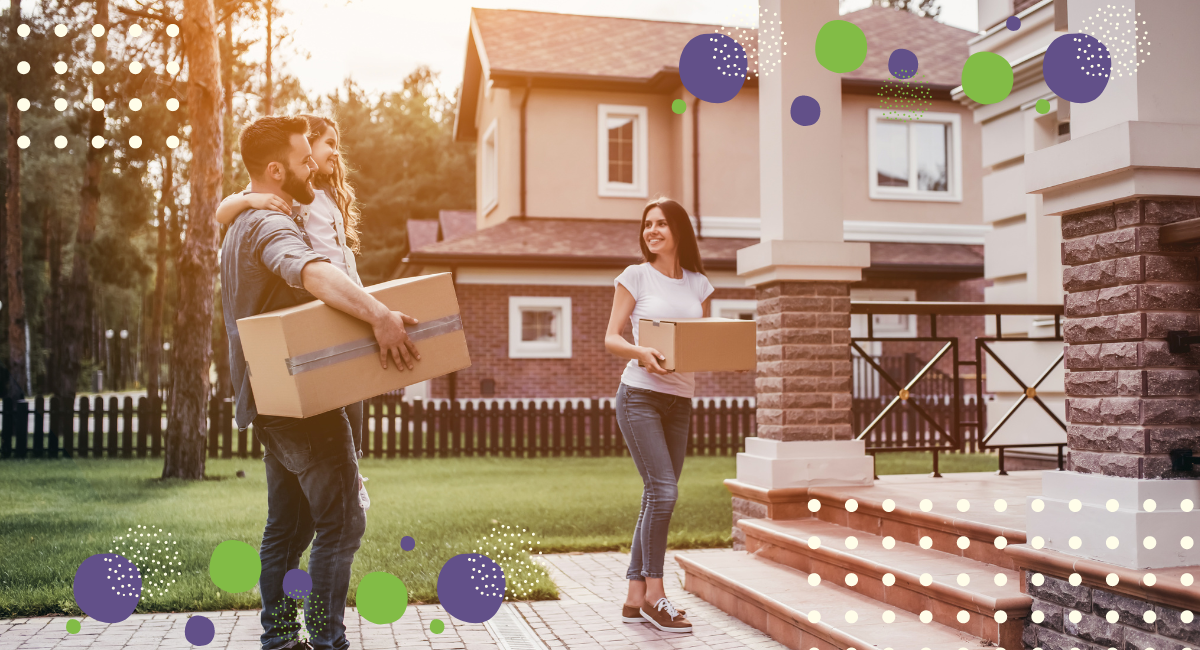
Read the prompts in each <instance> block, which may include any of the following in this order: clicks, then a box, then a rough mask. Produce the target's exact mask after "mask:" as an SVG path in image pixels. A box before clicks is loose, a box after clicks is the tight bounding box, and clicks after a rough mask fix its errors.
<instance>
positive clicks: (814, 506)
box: [168, 97, 821, 512]
mask: <svg viewBox="0 0 1200 650" xmlns="http://www.w3.org/2000/svg"><path fill="white" fill-rule="evenodd" d="M172 99H174V98H173V97H172ZM168 101H170V100H168ZM820 509H821V502H820V501H818V500H816V499H809V500H808V511H809V512H816V511H818V510H820Z"/></svg>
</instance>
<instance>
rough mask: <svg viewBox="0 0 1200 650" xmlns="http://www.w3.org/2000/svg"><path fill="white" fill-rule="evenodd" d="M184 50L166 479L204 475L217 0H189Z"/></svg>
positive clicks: (216, 145)
mask: <svg viewBox="0 0 1200 650" xmlns="http://www.w3.org/2000/svg"><path fill="white" fill-rule="evenodd" d="M182 27H183V37H184V53H185V56H186V57H187V62H188V82H187V93H188V111H189V113H190V118H191V125H192V133H191V137H190V142H189V145H190V148H191V153H192V163H191V169H190V175H191V179H190V180H191V182H190V186H191V203H190V205H189V209H188V228H187V241H186V242H185V243H184V245H183V252H182V253H181V254H180V256H179V266H178V272H177V273H176V276H177V277H178V278H179V304H178V307H177V310H176V316H175V344H174V345H173V346H171V354H172V363H171V375H172V378H173V380H174V381H173V384H174V385H173V387H172V390H171V406H170V411H169V413H168V417H167V422H168V425H167V441H168V444H167V454H166V462H165V463H164V464H163V478H169V477H176V478H186V479H201V478H204V438H205V433H206V431H207V420H206V417H205V416H206V413H207V411H208V400H209V394H210V385H209V378H208V373H209V366H210V364H211V361H212V317H213V279H214V277H215V276H216V270H217V221H216V212H217V204H218V203H219V202H220V200H221V150H222V148H223V147H222V144H223V142H222V137H223V134H222V129H221V108H222V107H221V54H220V46H219V45H218V42H217V16H216V11H215V10H214V9H213V0H184V2H183V21H182Z"/></svg>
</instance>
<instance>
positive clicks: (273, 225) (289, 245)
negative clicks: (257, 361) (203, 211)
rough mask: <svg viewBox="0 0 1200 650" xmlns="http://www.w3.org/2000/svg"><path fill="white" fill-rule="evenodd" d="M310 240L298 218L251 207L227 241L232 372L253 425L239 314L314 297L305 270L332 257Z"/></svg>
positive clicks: (242, 422) (241, 419) (242, 410)
mask: <svg viewBox="0 0 1200 650" xmlns="http://www.w3.org/2000/svg"><path fill="white" fill-rule="evenodd" d="M328 261H329V258H328V257H325V256H324V255H320V254H318V253H316V252H314V251H313V249H312V248H311V247H310V246H309V245H308V244H306V243H305V242H304V235H303V233H302V232H301V231H300V228H299V226H297V225H296V223H295V222H294V221H292V218H291V217H289V216H287V215H286V214H283V213H282V212H274V211H271V210H247V211H245V212H243V213H241V214H240V215H238V218H237V219H236V220H235V221H234V222H233V225H232V226H230V228H229V231H228V232H227V233H226V234H225V243H224V244H222V246H221V304H222V309H223V310H224V312H225V331H226V332H227V333H228V334H229V373H230V375H232V378H233V387H234V391H235V393H236V399H237V415H236V418H237V423H238V426H239V427H243V428H245V427H248V426H250V423H251V422H253V421H254V416H256V415H258V409H256V408H255V406H254V393H253V392H251V390H250V373H249V372H248V371H247V368H246V356H245V355H244V354H243V353H242V339H241V337H240V336H238V329H237V321H238V319H239V318H247V317H249V316H257V315H258V314H263V313H266V312H269V311H274V310H276V309H283V308H284V307H291V306H293V305H298V304H300V303H303V302H308V301H310V300H314V299H315V298H314V297H313V296H312V294H310V293H308V292H307V291H305V290H304V283H303V282H302V281H301V279H300V274H301V271H303V270H304V267H305V265H307V264H308V263H309V262H328Z"/></svg>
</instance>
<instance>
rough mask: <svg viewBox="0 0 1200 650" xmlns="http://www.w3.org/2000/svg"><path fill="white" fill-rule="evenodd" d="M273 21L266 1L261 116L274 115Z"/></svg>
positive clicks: (272, 9)
mask: <svg viewBox="0 0 1200 650" xmlns="http://www.w3.org/2000/svg"><path fill="white" fill-rule="evenodd" d="M14 1H15V0H14ZM274 20H275V4H274V2H273V1H272V0H267V65H266V77H267V80H266V85H265V86H264V87H263V115H274V114H275V106H274V103H275V84H274V81H273V80H272V79H271V72H272V70H271V52H272V51H273V50H274V49H275V41H274V40H273V39H274V37H273V36H272V35H271V27H272V23H273V22H274Z"/></svg>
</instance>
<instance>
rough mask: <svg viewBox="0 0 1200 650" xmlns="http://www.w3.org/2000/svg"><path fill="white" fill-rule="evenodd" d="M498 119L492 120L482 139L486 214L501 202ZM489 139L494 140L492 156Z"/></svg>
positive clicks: (484, 212) (483, 192) (482, 175)
mask: <svg viewBox="0 0 1200 650" xmlns="http://www.w3.org/2000/svg"><path fill="white" fill-rule="evenodd" d="M496 123H497V120H492V123H491V124H490V125H488V128H487V130H485V131H484V132H483V138H482V139H481V140H480V144H481V145H482V146H481V147H480V148H481V149H482V150H483V155H482V156H480V159H481V161H482V162H481V163H480V167H481V170H480V174H481V178H482V181H483V182H482V183H481V186H482V187H481V189H482V190H483V191H482V192H481V196H482V198H483V201H482V203H483V214H484V215H485V216H486V215H487V214H488V213H490V212H491V211H492V210H494V209H496V206H497V205H499V203H500V137H499V135H498V131H497V129H496ZM488 140H491V141H492V144H491V156H489V155H488Z"/></svg>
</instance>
